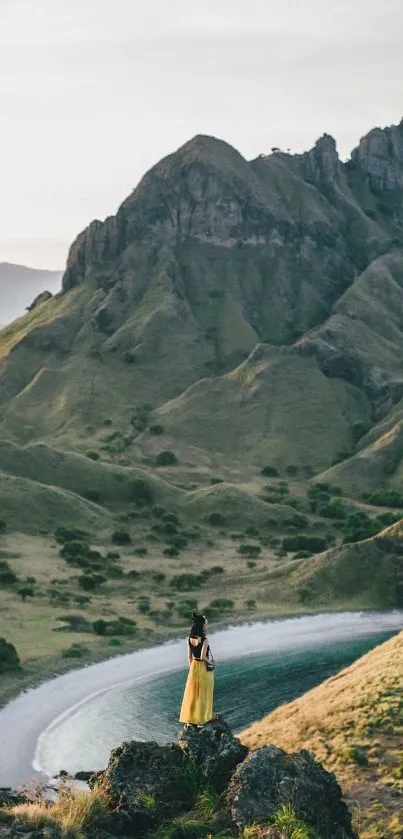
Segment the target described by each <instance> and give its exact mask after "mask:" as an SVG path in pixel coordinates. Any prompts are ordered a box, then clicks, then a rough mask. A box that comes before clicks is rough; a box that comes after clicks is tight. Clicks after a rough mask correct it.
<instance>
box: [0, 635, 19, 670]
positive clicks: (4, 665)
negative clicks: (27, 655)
mask: <svg viewBox="0 0 403 839" xmlns="http://www.w3.org/2000/svg"><path fill="white" fill-rule="evenodd" d="M19 667H20V658H19V655H18V653H17V650H16V649H15V647H14V646H13V644H10V642H9V641H6V639H5V638H0V673H1V674H3V673H9V672H13V671H15V670H18V669H19Z"/></svg>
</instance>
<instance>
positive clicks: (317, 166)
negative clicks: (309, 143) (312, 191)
mask: <svg viewBox="0 0 403 839" xmlns="http://www.w3.org/2000/svg"><path fill="white" fill-rule="evenodd" d="M301 158H302V162H303V164H304V170H305V173H306V177H307V178H308V179H309V180H311V181H313V182H314V183H320V182H322V183H331V182H333V181H336V180H337V179H338V178H339V176H340V175H341V173H342V168H343V167H342V164H341V162H340V159H339V155H338V153H337V148H336V141H335V139H334V137H332V136H331V135H330V134H323V136H322V137H320V138H319V140H317V141H316V143H315V145H314V147H313V149H311V151H309V152H306V153H305V154H303V155H301Z"/></svg>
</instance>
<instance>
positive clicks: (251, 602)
mask: <svg viewBox="0 0 403 839" xmlns="http://www.w3.org/2000/svg"><path fill="white" fill-rule="evenodd" d="M245 606H246V608H247V609H256V600H245Z"/></svg>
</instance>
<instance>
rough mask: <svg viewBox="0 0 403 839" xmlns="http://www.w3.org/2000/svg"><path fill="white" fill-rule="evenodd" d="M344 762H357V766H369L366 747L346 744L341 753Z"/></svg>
mask: <svg viewBox="0 0 403 839" xmlns="http://www.w3.org/2000/svg"><path fill="white" fill-rule="evenodd" d="M340 757H341V759H342V761H344V763H355V764H356V765H357V766H368V757H367V753H366V751H365V748H363V747H361V746H346V747H345V749H343V751H342V753H341V755H340Z"/></svg>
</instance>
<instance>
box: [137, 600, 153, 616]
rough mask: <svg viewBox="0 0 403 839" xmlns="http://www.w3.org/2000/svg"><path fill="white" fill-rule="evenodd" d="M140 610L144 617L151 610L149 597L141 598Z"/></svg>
mask: <svg viewBox="0 0 403 839" xmlns="http://www.w3.org/2000/svg"><path fill="white" fill-rule="evenodd" d="M137 605H138V610H139V612H141V614H142V615H146V614H147V613H148V612H149V611H150V609H151V602H150V598H149V597H140V598H139V601H138V604H137Z"/></svg>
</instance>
